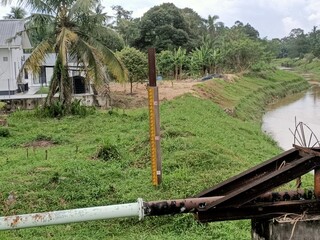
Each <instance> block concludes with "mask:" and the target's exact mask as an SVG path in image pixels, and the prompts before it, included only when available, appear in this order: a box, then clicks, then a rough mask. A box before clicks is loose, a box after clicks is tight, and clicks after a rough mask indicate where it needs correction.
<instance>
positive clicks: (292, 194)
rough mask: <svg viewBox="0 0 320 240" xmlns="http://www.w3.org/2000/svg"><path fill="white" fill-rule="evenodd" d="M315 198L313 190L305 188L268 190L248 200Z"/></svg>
mask: <svg viewBox="0 0 320 240" xmlns="http://www.w3.org/2000/svg"><path fill="white" fill-rule="evenodd" d="M313 199H315V195H314V191H312V190H307V189H297V190H290V191H283V192H268V193H264V194H262V195H260V196H259V197H257V198H255V199H254V200H252V201H251V202H250V204H253V203H261V202H279V201H292V200H313Z"/></svg>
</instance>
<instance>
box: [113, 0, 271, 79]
mask: <svg viewBox="0 0 320 240" xmlns="http://www.w3.org/2000/svg"><path fill="white" fill-rule="evenodd" d="M113 10H114V12H115V15H114V19H115V20H114V21H113V22H112V23H111V25H110V26H111V27H112V28H113V29H115V30H116V31H117V32H118V33H119V34H120V35H121V36H122V38H123V39H124V42H125V44H126V45H128V46H130V47H133V48H136V49H138V50H139V51H141V52H146V49H147V48H148V47H155V48H156V50H157V53H158V56H157V63H158V70H159V74H161V75H163V76H165V77H171V78H172V77H174V78H175V79H181V78H184V77H190V76H202V75H205V74H211V73H221V72H225V71H232V72H239V71H247V70H250V69H252V68H254V69H256V67H255V66H257V65H259V66H262V65H263V64H265V63H267V62H268V61H269V60H270V59H271V51H268V49H270V47H268V44H267V43H266V42H265V41H263V40H262V39H260V38H259V32H258V31H257V30H256V29H254V27H252V26H251V25H250V24H248V23H247V24H243V23H242V22H240V21H237V22H235V24H234V25H233V26H232V27H230V28H229V27H226V26H225V25H224V23H223V22H220V21H218V20H219V17H218V16H217V15H212V16H211V15H209V16H208V18H207V19H204V18H202V17H200V16H199V14H198V13H196V12H195V11H194V10H192V9H190V8H184V9H180V8H178V7H176V6H175V5H174V4H172V3H164V4H161V5H159V6H155V7H152V8H151V9H149V10H148V11H147V12H146V13H145V14H144V15H143V16H142V17H141V18H137V19H134V18H132V12H130V11H127V10H125V9H124V8H123V7H121V6H113Z"/></svg>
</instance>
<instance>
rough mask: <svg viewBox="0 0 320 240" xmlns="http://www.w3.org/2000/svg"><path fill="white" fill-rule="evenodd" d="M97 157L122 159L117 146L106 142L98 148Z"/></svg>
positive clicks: (104, 159) (107, 159)
mask: <svg viewBox="0 0 320 240" xmlns="http://www.w3.org/2000/svg"><path fill="white" fill-rule="evenodd" d="M97 158H99V159H101V160H103V161H109V160H118V159H120V153H119V150H118V148H117V146H115V145H112V144H106V145H104V146H102V147H100V149H99V150H98V153H97Z"/></svg>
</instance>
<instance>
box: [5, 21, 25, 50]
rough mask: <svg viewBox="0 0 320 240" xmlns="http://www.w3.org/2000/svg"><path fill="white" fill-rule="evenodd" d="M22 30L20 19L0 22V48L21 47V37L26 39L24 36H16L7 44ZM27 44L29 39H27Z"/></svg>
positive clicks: (22, 22)
mask: <svg viewBox="0 0 320 240" xmlns="http://www.w3.org/2000/svg"><path fill="white" fill-rule="evenodd" d="M23 30H24V20H21V19H10V20H9V19H8V20H0V48H4V47H5V48H7V47H8V46H12V47H16V46H22V45H23V41H22V37H27V35H26V34H23V35H22V37H21V36H17V37H16V38H15V39H13V40H12V41H11V42H8V39H10V38H12V37H14V36H16V34H17V33H18V32H21V31H23ZM28 42H29V39H28Z"/></svg>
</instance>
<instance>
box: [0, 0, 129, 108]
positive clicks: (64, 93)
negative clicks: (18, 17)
mask: <svg viewBox="0 0 320 240" xmlns="http://www.w3.org/2000/svg"><path fill="white" fill-rule="evenodd" d="M1 2H2V4H7V3H10V0H1ZM18 3H19V4H24V5H26V6H28V7H30V8H31V9H32V11H34V12H36V13H34V14H32V15H31V16H30V21H31V22H33V24H32V25H33V26H38V27H39V28H43V27H44V26H43V24H44V23H46V26H45V27H46V29H47V30H49V31H48V32H47V34H46V35H45V36H44V38H43V39H42V40H41V42H40V43H39V44H38V45H37V46H36V47H35V48H34V49H33V51H32V53H31V55H30V57H29V58H28V59H27V60H26V61H25V63H24V68H26V69H29V70H31V71H32V72H39V67H40V66H41V64H42V62H43V61H44V59H45V57H46V56H47V55H48V54H49V53H55V54H56V62H55V66H54V70H53V76H52V79H51V83H50V88H49V93H48V97H47V99H46V106H48V105H51V104H52V103H53V97H54V95H55V94H56V93H57V92H59V101H60V103H61V104H63V105H64V106H65V107H66V109H69V107H70V105H71V100H72V81H71V79H70V77H69V66H68V62H70V60H76V62H77V65H78V68H79V69H82V71H83V72H84V73H85V75H86V80H87V81H92V82H94V83H95V84H96V85H98V84H101V83H104V82H108V80H109V77H108V71H110V72H111V73H112V75H113V76H115V77H116V78H117V79H118V80H119V81H125V80H126V79H127V73H126V70H125V67H124V66H123V65H122V63H121V62H120V61H119V60H118V59H117V57H116V56H115V55H114V53H113V52H112V51H111V50H110V49H109V48H108V47H107V46H105V45H104V44H103V42H101V41H99V39H100V36H101V35H102V34H103V32H104V31H105V30H106V27H104V26H103V22H104V20H105V18H106V15H105V14H102V13H99V12H98V13H97V11H96V10H97V7H98V8H99V6H101V5H99V1H98V0H46V1H45V0H18ZM39 23H40V25H39ZM29 30H30V31H32V30H33V29H29ZM27 31H28V29H27Z"/></svg>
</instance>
